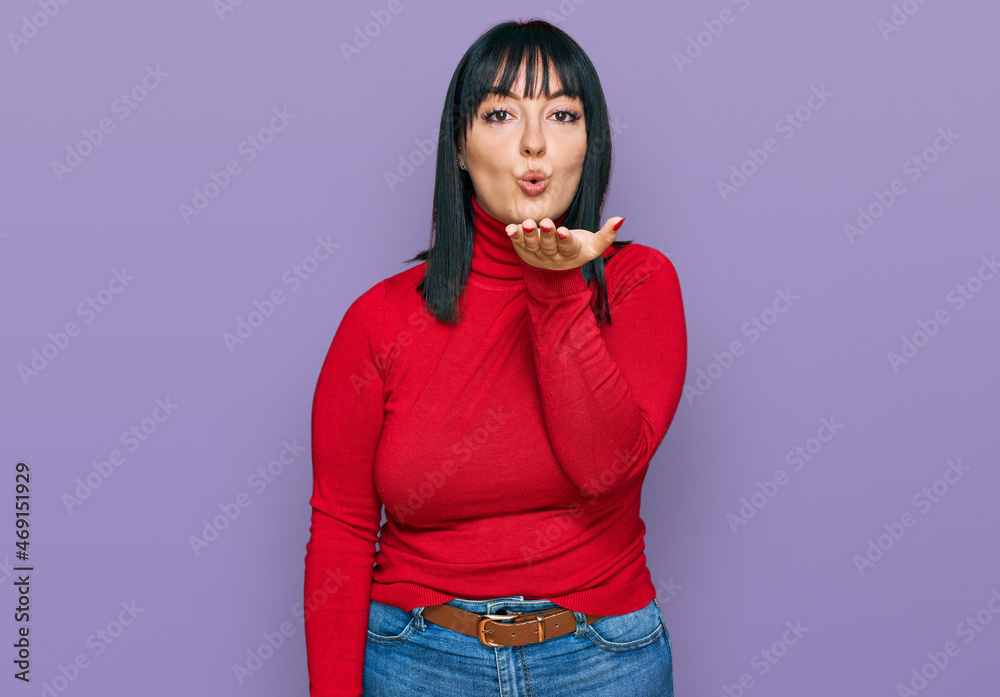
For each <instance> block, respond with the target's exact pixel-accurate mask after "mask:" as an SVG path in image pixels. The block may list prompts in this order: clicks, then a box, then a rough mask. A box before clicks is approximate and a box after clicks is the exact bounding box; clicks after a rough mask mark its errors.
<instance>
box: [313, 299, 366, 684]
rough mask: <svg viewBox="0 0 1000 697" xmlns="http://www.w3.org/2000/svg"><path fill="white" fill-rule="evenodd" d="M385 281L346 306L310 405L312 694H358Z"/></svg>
mask: <svg viewBox="0 0 1000 697" xmlns="http://www.w3.org/2000/svg"><path fill="white" fill-rule="evenodd" d="M385 293H386V291H385V285H384V282H383V283H379V284H377V285H376V286H374V287H372V288H371V289H370V290H369V291H367V292H366V293H365V294H364V295H362V296H361V297H360V298H358V299H357V300H355V301H354V303H353V304H352V305H351V306H350V307H349V308H348V310H347V312H346V313H345V314H344V317H343V319H342V320H341V322H340V326H339V327H338V329H337V332H336V334H335V335H334V337H333V341H332V343H331V345H330V348H329V351H328V353H327V355H326V360H325V361H324V363H323V367H322V369H321V370H320V374H319V379H318V381H317V385H316V391H315V395H314V397H313V406H312V463H313V493H312V497H311V499H310V505H311V506H312V521H311V527H310V537H309V542H308V543H307V544H306V556H305V588H304V608H305V617H304V619H305V638H306V658H307V663H308V669H309V694H310V696H311V697H333V696H334V695H338V696H339V695H361V693H362V678H363V676H364V659H365V646H366V639H367V634H366V632H367V629H368V613H369V607H370V603H371V581H372V567H373V565H374V560H375V543H376V541H377V535H378V530H379V524H380V522H381V519H382V502H381V501H380V499H379V497H378V494H377V492H376V490H375V484H374V474H373V470H374V461H375V451H376V449H377V446H378V441H379V437H380V436H381V433H382V425H383V417H384V398H383V380H382V375H383V372H382V364H381V361H380V352H379V348H378V347H379V346H380V345H381V326H382V313H383V310H384V306H385Z"/></svg>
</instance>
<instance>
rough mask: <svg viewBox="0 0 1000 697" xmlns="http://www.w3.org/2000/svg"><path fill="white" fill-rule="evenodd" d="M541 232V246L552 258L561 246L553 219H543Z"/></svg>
mask: <svg viewBox="0 0 1000 697" xmlns="http://www.w3.org/2000/svg"><path fill="white" fill-rule="evenodd" d="M539 230H540V231H541V239H540V241H539V246H540V247H541V249H542V251H543V252H545V253H546V254H548V255H550V256H552V255H554V254H555V253H556V252H557V251H558V246H559V239H558V238H557V237H556V234H555V232H556V224H555V223H553V222H552V219H551V218H542V222H541V224H540V225H539Z"/></svg>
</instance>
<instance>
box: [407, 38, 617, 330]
mask: <svg viewBox="0 0 1000 697" xmlns="http://www.w3.org/2000/svg"><path fill="white" fill-rule="evenodd" d="M550 61H551V62H552V64H553V67H554V68H555V70H556V72H557V74H558V75H559V78H560V80H561V81H562V87H563V90H565V91H566V93H567V95H568V96H570V97H578V98H579V99H580V100H581V101H582V102H583V109H584V122H585V124H586V127H587V152H586V155H585V156H584V160H583V172H582V174H581V176H580V183H579V186H578V187H577V190H576V194H575V195H574V196H573V200H572V201H571V202H570V204H569V208H568V209H567V211H566V219H565V220H564V221H563V225H564V226H566V227H568V228H570V229H577V228H581V229H584V230H594V231H596V230H598V229H600V227H601V223H600V218H601V211H602V210H603V208H604V197H605V195H606V193H607V188H608V179H609V175H610V172H611V128H610V125H609V119H608V108H607V105H606V104H605V101H604V91H603V89H602V88H601V82H600V79H599V78H598V77H597V71H596V70H595V69H594V65H593V63H591V62H590V58H588V57H587V54H586V53H584V51H583V49H582V48H580V45H579V44H577V43H576V42H575V41H574V40H573V39H572V38H570V36H569V35H568V34H566V32H564V31H563V30H562V29H559V28H558V27H556V26H555V25H553V24H550V23H549V22H546V21H544V20H540V19H535V20H530V21H527V22H504V23H502V24H497V25H495V26H493V27H492V28H490V29H489V30H487V31H486V32H485V33H484V34H482V35H481V36H480V37H479V38H478V39H477V40H476V42H475V43H474V44H472V46H470V47H469V50H468V51H466V52H465V55H464V56H462V59H461V60H460V61H459V62H458V66H457V67H456V68H455V73H454V75H452V78H451V84H450V85H449V86H448V95H447V96H446V97H445V104H444V111H443V112H442V114H441V128H440V133H439V136H438V152H437V170H436V172H435V180H434V208H433V213H432V216H431V239H432V243H431V247H430V248H429V249H426V250H424V251H423V252H421V253H420V254H418V255H417V256H415V257H413V258H412V259H407V260H406V261H407V262H411V261H417V260H419V259H425V260H427V266H426V269H425V273H424V278H423V279H422V280H421V282H420V284H419V285H418V286H417V290H418V291H421V292H422V294H423V297H424V303H425V305H426V307H427V310H428V311H429V312H430V313H431V314H433V315H434V316H435V317H437V318H438V319H439V320H441V321H445V322H450V323H457V322H458V319H459V318H458V311H457V310H458V300H459V298H460V296H461V295H462V292H463V291H464V290H465V284H466V280H467V279H468V277H469V269H470V267H471V265H472V246H473V234H474V232H473V231H474V225H475V222H474V211H473V209H472V195H473V194H474V193H475V189H474V188H473V186H472V179H471V178H470V177H469V174H468V172H466V171H463V170H461V169H460V168H459V166H458V147H457V146H458V142H457V139H458V135H459V133H464V132H465V130H467V129H468V128H471V126H472V123H473V121H474V119H475V118H476V110H477V109H478V108H479V105H480V104H481V103H482V102H483V100H484V99H486V97H487V96H489V94H490V93H491V92H494V91H496V90H499V91H500V92H508V93H509V92H510V91H511V89H512V87H513V85H514V83H515V81H516V80H517V77H518V73H519V72H520V67H521V64H522V62H525V68H526V72H527V74H526V75H525V92H527V94H525V95H523V96H524V97H525V98H526V99H528V98H531V99H533V98H534V97H535V92H534V86H535V71H536V70H538V69H539V62H540V63H541V70H542V71H543V72H542V77H543V80H542V89H543V90H544V91H545V94H546V96H548V95H549V94H550V92H551V90H550V89H549V62H550ZM501 67H502V68H503V74H502V75H500V79H499V80H498V81H497V75H498V74H499V73H500V69H501ZM497 82H498V84H496V86H494V85H495V83H497ZM460 128H461V130H460ZM630 243H631V240H628V241H619V240H617V239H616V240H615V242H614V244H615V245H619V246H624V245H627V244H630ZM581 269H582V271H581V273H582V274H583V277H584V280H586V282H587V284H588V285H589V284H590V283H592V282H595V281H596V283H597V298H596V301H595V305H594V307H593V308H592V309H593V311H594V314H595V316H596V318H597V323H598V325H600V324H602V323H603V322H604V321H605V320H606V321H607V323H608V324H611V307H610V306H609V305H608V299H607V295H608V290H607V284H606V282H605V280H604V259H603V257H602V256H598V257H597V258H596V259H592V260H591V261H588V262H587V263H586V264H584V265H583V266H582V267H581Z"/></svg>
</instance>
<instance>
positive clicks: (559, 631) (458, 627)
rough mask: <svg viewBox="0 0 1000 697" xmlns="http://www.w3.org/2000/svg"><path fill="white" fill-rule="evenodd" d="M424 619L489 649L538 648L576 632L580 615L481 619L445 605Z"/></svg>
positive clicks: (552, 612) (560, 612)
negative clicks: (526, 645)
mask: <svg viewBox="0 0 1000 697" xmlns="http://www.w3.org/2000/svg"><path fill="white" fill-rule="evenodd" d="M422 616H423V618H424V619H425V620H427V621H428V622H430V623H432V624H436V625H439V626H441V627H446V628H448V629H453V630H455V631H456V632H461V633H462V634H466V635H468V636H471V637H477V638H478V639H479V641H481V642H482V643H484V644H486V645H487V646H524V645H525V644H537V643H540V642H542V641H545V640H546V639H554V638H556V637H559V636H563V635H564V634H569V633H570V632H573V631H576V615H575V614H574V613H573V611H572V610H567V609H566V608H562V607H550V608H548V609H546V610H540V611H536V612H524V613H520V614H518V613H513V614H507V615H480V614H478V613H475V612H469V611H468V610H463V609H462V608H458V607H455V606H454V605H448V604H447V603H443V604H441V605H432V606H430V607H425V608H424V611H423V613H422ZM585 616H586V618H587V624H593V623H594V622H596V621H597V620H599V619H601V618H602V617H604V615H585ZM502 620H510V621H502Z"/></svg>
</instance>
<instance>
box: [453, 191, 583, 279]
mask: <svg viewBox="0 0 1000 697" xmlns="http://www.w3.org/2000/svg"><path fill="white" fill-rule="evenodd" d="M472 210H473V219H474V223H475V228H474V232H473V242H472V269H471V272H470V275H471V274H475V275H476V276H478V277H480V279H482V278H488V279H491V280H493V281H500V282H501V283H503V282H506V283H510V282H512V281H520V280H522V279H523V278H524V274H523V272H522V269H521V258H520V257H519V256H518V255H517V252H516V251H515V250H514V243H513V242H511V241H510V238H509V237H508V236H507V230H506V228H507V225H508V224H509V223H502V222H500V221H499V220H497V219H496V218H494V217H493V216H491V215H490V214H489V213H487V212H486V211H484V210H483V209H482V208H481V207H480V206H479V202H478V201H477V200H476V195H475V194H473V195H472ZM565 220H566V214H565V213H563V214H562V215H561V216H559V217H558V218H556V219H554V220H553V222H554V223H555V224H556V227H559V226H561V225H562V224H563V222H564V221H565ZM535 222H536V224H537V222H538V221H537V220H536V221H535Z"/></svg>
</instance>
